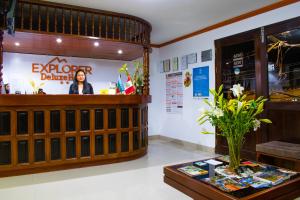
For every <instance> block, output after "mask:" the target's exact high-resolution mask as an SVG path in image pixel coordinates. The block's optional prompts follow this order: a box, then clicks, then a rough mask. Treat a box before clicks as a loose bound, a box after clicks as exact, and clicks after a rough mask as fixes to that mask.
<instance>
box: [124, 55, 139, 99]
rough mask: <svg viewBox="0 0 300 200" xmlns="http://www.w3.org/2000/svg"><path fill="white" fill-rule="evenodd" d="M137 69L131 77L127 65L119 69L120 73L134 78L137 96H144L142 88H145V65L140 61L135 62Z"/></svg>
mask: <svg viewBox="0 0 300 200" xmlns="http://www.w3.org/2000/svg"><path fill="white" fill-rule="evenodd" d="M133 65H134V67H135V71H134V74H133V76H131V75H130V73H129V71H128V67H127V64H126V63H125V64H123V65H122V67H121V68H120V69H119V73H124V74H125V75H126V76H127V77H133V79H132V84H133V86H134V88H135V94H142V89H141V88H142V87H143V69H142V67H143V65H142V63H141V62H139V61H135V62H133Z"/></svg>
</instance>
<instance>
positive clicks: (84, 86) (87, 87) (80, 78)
mask: <svg viewBox="0 0 300 200" xmlns="http://www.w3.org/2000/svg"><path fill="white" fill-rule="evenodd" d="M69 94H94V90H93V87H92V85H91V84H90V83H88V82H87V79H86V74H85V72H84V71H83V70H82V69H79V70H77V71H76V73H75V76H74V80H73V83H72V85H71V86H70V90H69Z"/></svg>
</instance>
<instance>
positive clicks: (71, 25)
mask: <svg viewBox="0 0 300 200" xmlns="http://www.w3.org/2000/svg"><path fill="white" fill-rule="evenodd" d="M70 17H71V19H70V20H71V22H70V29H71V30H70V32H71V35H73V15H72V10H70Z"/></svg>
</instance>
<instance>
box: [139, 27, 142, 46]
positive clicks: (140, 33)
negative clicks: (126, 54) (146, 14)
mask: <svg viewBox="0 0 300 200" xmlns="http://www.w3.org/2000/svg"><path fill="white" fill-rule="evenodd" d="M138 42H139V43H140V44H141V43H142V23H139V41H138Z"/></svg>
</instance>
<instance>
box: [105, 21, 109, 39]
mask: <svg viewBox="0 0 300 200" xmlns="http://www.w3.org/2000/svg"><path fill="white" fill-rule="evenodd" d="M107 29H108V24H107V16H105V38H106V39H107V32H108V31H107Z"/></svg>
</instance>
